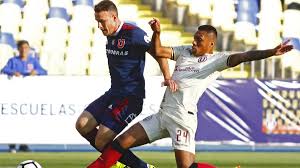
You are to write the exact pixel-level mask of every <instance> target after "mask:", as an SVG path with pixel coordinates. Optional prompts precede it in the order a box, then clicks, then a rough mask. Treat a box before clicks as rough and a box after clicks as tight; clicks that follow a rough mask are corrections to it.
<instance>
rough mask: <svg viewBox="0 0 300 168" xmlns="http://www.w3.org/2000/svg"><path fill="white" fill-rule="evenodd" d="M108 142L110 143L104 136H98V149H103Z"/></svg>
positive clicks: (96, 142) (96, 143)
mask: <svg viewBox="0 0 300 168" xmlns="http://www.w3.org/2000/svg"><path fill="white" fill-rule="evenodd" d="M107 144H108V142H106V141H105V140H103V139H102V138H97V137H96V139H95V146H96V147H97V149H99V150H102V149H103V148H104V147H105V146H106V145H107Z"/></svg>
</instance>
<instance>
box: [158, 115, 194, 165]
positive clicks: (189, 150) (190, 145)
mask: <svg viewBox="0 0 300 168" xmlns="http://www.w3.org/2000/svg"><path fill="white" fill-rule="evenodd" d="M185 121H188V122H185ZM162 122H163V123H164V124H165V126H166V128H167V130H168V132H169V133H170V136H171V138H172V146H173V148H174V151H175V158H176V164H177V168H189V167H190V166H191V165H192V163H193V162H194V160H195V133H196V129H197V118H196V116H194V115H190V114H188V113H187V114H186V115H184V114H183V115H182V118H178V119H177V120H174V119H173V118H171V117H169V116H167V115H164V116H163V118H162Z"/></svg>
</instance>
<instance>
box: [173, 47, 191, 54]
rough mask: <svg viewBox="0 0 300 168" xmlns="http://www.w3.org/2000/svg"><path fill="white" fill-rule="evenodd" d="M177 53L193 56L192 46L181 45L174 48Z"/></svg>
mask: <svg viewBox="0 0 300 168" xmlns="http://www.w3.org/2000/svg"><path fill="white" fill-rule="evenodd" d="M172 49H173V51H174V52H175V53H181V55H182V56H190V55H191V54H192V46H191V45H181V46H174V47H172Z"/></svg>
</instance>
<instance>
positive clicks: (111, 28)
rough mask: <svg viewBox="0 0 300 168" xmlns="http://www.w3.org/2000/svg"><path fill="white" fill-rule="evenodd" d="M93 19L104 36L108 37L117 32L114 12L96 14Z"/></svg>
mask: <svg viewBox="0 0 300 168" xmlns="http://www.w3.org/2000/svg"><path fill="white" fill-rule="evenodd" d="M95 19H96V21H97V22H98V28H99V29H100V30H101V31H102V33H103V35H104V36H110V35H112V34H114V32H115V31H116V30H117V26H118V24H117V16H116V15H115V14H114V12H110V11H101V12H96V13H95Z"/></svg>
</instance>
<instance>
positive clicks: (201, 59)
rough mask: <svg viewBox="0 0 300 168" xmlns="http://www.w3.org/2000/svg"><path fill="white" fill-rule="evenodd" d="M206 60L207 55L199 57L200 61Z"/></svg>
mask: <svg viewBox="0 0 300 168" xmlns="http://www.w3.org/2000/svg"><path fill="white" fill-rule="evenodd" d="M206 60H207V57H206V56H203V57H200V58H199V59H198V62H205V61H206Z"/></svg>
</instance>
